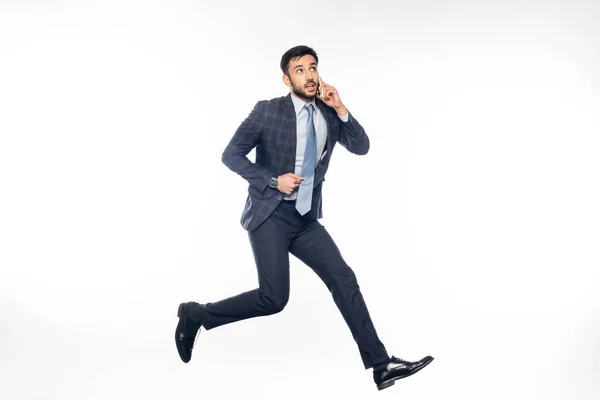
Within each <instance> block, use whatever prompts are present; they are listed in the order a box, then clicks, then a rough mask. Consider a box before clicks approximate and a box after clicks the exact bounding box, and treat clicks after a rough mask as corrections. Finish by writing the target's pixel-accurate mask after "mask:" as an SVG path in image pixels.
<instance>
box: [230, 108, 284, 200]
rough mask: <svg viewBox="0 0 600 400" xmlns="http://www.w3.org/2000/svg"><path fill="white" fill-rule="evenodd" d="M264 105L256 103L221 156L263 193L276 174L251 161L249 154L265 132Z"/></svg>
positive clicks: (231, 168)
mask: <svg viewBox="0 0 600 400" xmlns="http://www.w3.org/2000/svg"><path fill="white" fill-rule="evenodd" d="M263 106H264V104H263V102H262V101H259V102H257V103H256V105H255V106H254V109H253V110H252V111H251V112H250V115H248V117H246V119H245V120H244V121H243V122H242V123H241V125H240V126H239V128H238V129H237V130H236V132H235V134H234V135H233V137H232V138H231V140H230V141H229V144H228V145H227V147H226V148H225V151H223V155H222V156H221V161H222V162H223V164H225V165H226V166H227V167H228V168H229V169H230V170H232V171H233V172H235V173H237V174H238V175H240V176H241V177H242V178H244V179H245V180H247V181H248V183H249V184H250V185H251V186H254V188H255V189H257V190H258V191H259V192H261V193H262V192H263V191H264V190H265V189H266V188H267V187H268V185H269V181H270V180H271V177H273V176H275V175H276V174H275V173H273V172H271V171H269V170H267V169H265V168H263V167H261V166H260V165H257V164H256V163H253V162H252V161H250V160H249V159H248V157H247V154H248V153H250V151H251V150H252V149H253V148H254V147H256V145H257V144H258V142H259V141H260V138H261V136H262V134H263V129H264V126H263V116H262V108H263Z"/></svg>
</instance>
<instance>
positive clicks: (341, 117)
mask: <svg viewBox="0 0 600 400" xmlns="http://www.w3.org/2000/svg"><path fill="white" fill-rule="evenodd" d="M349 114H350V113H349V112H346V115H343V116H342V115H338V117H340V119H341V120H342V121H344V122H348V115H349Z"/></svg>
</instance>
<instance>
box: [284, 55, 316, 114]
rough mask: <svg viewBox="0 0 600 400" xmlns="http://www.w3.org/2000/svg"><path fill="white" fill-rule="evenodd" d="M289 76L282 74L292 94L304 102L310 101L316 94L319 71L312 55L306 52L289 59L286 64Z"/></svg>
mask: <svg viewBox="0 0 600 400" xmlns="http://www.w3.org/2000/svg"><path fill="white" fill-rule="evenodd" d="M288 73H289V74H290V77H289V78H288V77H287V76H286V75H284V76H283V82H284V83H285V84H286V85H287V86H289V87H290V89H291V91H292V93H293V94H295V95H296V96H297V97H299V98H301V99H303V100H304V101H306V102H311V101H312V100H313V99H314V98H315V96H316V95H317V88H318V86H319V72H318V71H317V62H316V60H315V58H314V57H313V56H311V55H310V54H307V55H305V56H302V57H300V58H296V59H292V60H290V63H289V65H288Z"/></svg>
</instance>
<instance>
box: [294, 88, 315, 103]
mask: <svg viewBox="0 0 600 400" xmlns="http://www.w3.org/2000/svg"><path fill="white" fill-rule="evenodd" d="M290 94H291V95H292V96H294V97H295V98H297V99H300V100H302V101H303V102H305V103H310V102H312V101H313V100H314V97H313V98H312V99H310V100H307V99H305V98H304V97H300V96H298V95H297V94H296V93H294V92H293V91H292V90H290Z"/></svg>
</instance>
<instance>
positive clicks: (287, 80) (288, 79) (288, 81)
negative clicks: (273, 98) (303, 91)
mask: <svg viewBox="0 0 600 400" xmlns="http://www.w3.org/2000/svg"><path fill="white" fill-rule="evenodd" d="M281 79H282V80H283V83H284V84H285V85H286V86H288V87H292V82H290V78H288V77H287V75H283V76H282V77H281Z"/></svg>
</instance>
